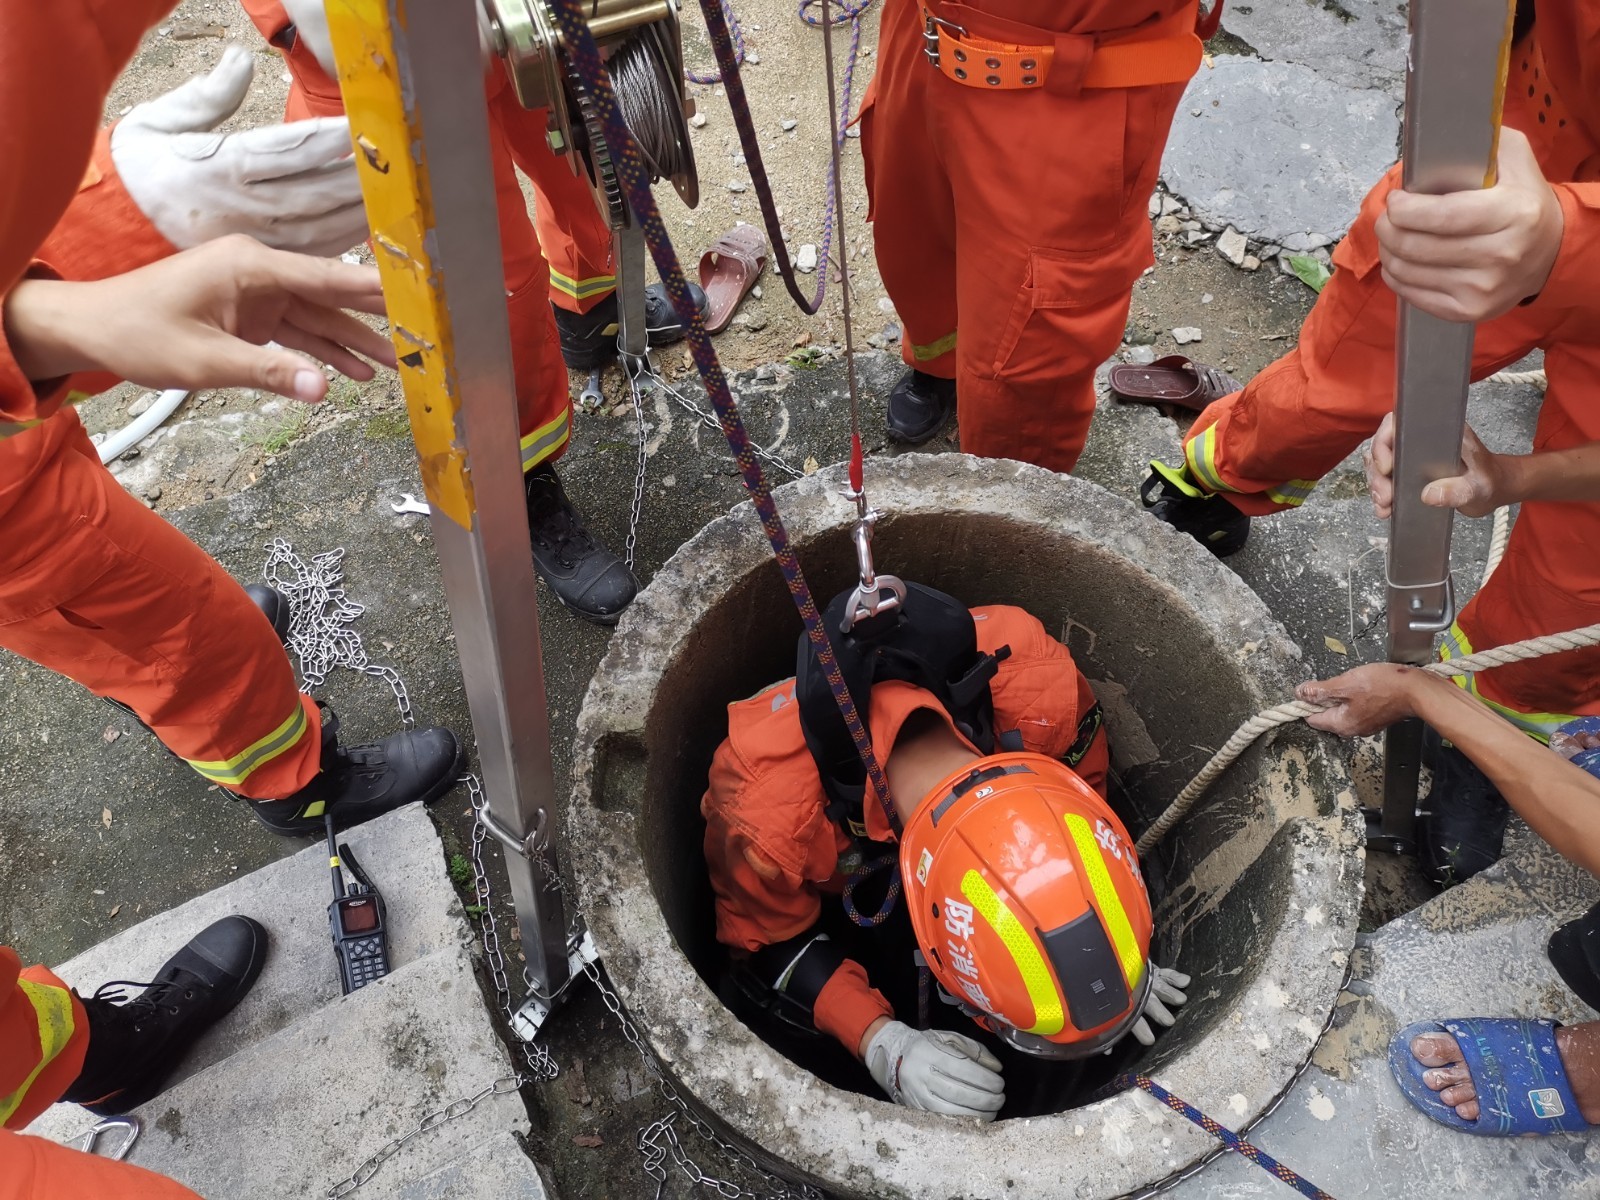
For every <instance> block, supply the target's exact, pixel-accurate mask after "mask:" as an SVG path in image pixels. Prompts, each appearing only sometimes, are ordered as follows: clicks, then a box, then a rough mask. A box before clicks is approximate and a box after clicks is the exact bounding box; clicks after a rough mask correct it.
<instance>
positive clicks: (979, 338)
mask: <svg viewBox="0 0 1600 1200" xmlns="http://www.w3.org/2000/svg"><path fill="white" fill-rule="evenodd" d="M1220 9H1221V4H1220V2H1219V3H1216V4H1214V5H1213V7H1212V10H1211V12H1210V13H1208V14H1207V15H1206V17H1205V18H1203V20H1202V22H1201V28H1200V29H1199V30H1198V32H1199V34H1200V35H1202V36H1209V34H1210V33H1211V32H1214V30H1215V21H1216V19H1217V18H1218V17H1220V15H1221V13H1220ZM1196 18H1197V8H1196V4H1195V0H1136V2H1133V3H1130V2H1129V0H1072V2H1071V3H1067V4H1059V3H1058V4H1046V3H1042V2H1041V0H970V3H959V2H957V0H887V2H886V3H885V5H884V9H883V18H882V20H883V25H882V32H881V34H880V40H879V53H878V71H877V75H876V76H875V77H874V78H873V81H872V85H871V86H870V87H869V88H868V90H867V96H866V99H865V101H864V103H863V106H862V117H861V145H862V152H863V154H864V156H865V160H866V179H867V193H868V196H869V199H870V209H869V218H870V219H871V220H872V222H873V237H874V241H875V243H876V248H877V256H878V268H879V271H880V272H881V274H882V276H883V283H884V287H885V288H886V289H887V290H888V293H889V296H890V298H891V299H892V300H893V301H894V304H895V308H896V310H897V311H898V312H899V314H900V318H901V320H902V322H903V324H904V337H903V339H902V342H901V353H902V355H903V356H904V358H905V361H906V363H907V364H908V365H909V366H911V367H914V368H915V369H917V370H918V371H922V372H924V373H925V374H928V375H933V376H936V377H938V378H941V379H954V380H955V381H956V397H957V414H958V419H959V421H960V425H961V446H962V449H964V450H966V451H968V452H969V453H972V454H984V455H992V456H996V457H1003V458H1016V459H1022V460H1024V461H1026V462H1032V463H1037V464H1039V465H1040V466H1045V467H1050V468H1052V469H1054V470H1057V471H1070V470H1071V469H1072V467H1073V465H1074V464H1075V463H1076V462H1077V461H1078V455H1079V453H1080V452H1081V451H1082V450H1083V443H1084V439H1085V437H1086V436H1087V435H1088V431H1089V421H1090V418H1091V417H1092V416H1093V413H1094V406H1095V388H1094V376H1095V370H1096V369H1097V368H1098V367H1099V366H1100V364H1101V363H1103V362H1104V361H1105V360H1106V359H1107V358H1109V357H1110V356H1111V354H1112V353H1113V352H1114V351H1115V350H1116V348H1117V346H1118V345H1119V344H1120V343H1121V341H1122V334H1123V330H1124V328H1125V326H1126V324H1127V317H1128V305H1129V298H1130V292H1131V289H1132V287H1133V283H1134V281H1135V280H1136V279H1138V277H1139V275H1140V274H1141V273H1142V272H1143V271H1144V269H1145V268H1146V267H1148V266H1150V265H1151V264H1152V263H1153V262H1154V256H1153V252H1152V247H1151V235H1150V222H1149V220H1148V219H1147V207H1146V206H1147V202H1148V200H1149V198H1150V193H1151V192H1152V191H1153V190H1154V188H1155V184H1156V176H1157V173H1158V171H1159V169H1160V165H1161V151H1162V148H1163V147H1164V146H1165V144H1166V140H1167V131H1168V129H1169V127H1170V126H1171V124H1172V115H1173V112H1174V110H1175V109H1176V108H1177V105H1178V101H1179V99H1180V97H1181V96H1182V95H1183V90H1184V85H1185V83H1186V82H1187V81H1188V79H1189V77H1190V76H1191V75H1193V74H1194V72H1195V70H1196V68H1198V67H1199V65H1200V60H1201V42H1200V37H1199V36H1197V20H1196ZM935 46H936V47H937V49H936V53H937V57H938V60H939V61H938V63H937V65H935V63H934V62H933V59H932V54H931V53H930V52H934V51H935Z"/></svg>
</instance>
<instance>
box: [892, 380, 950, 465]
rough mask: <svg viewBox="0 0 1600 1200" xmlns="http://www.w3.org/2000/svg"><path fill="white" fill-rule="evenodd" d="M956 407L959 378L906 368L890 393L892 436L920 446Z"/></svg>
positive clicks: (894, 438)
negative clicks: (957, 379) (939, 377)
mask: <svg viewBox="0 0 1600 1200" xmlns="http://www.w3.org/2000/svg"><path fill="white" fill-rule="evenodd" d="M955 407H956V381H955V380H954V379H937V378H935V377H934V376H932V375H924V374H923V373H922V372H921V371H907V372H906V373H905V374H904V375H902V376H900V381H899V382H898V383H896V384H895V385H894V390H893V391H891V392H890V393H889V411H888V416H887V424H888V426H889V437H890V439H891V440H893V441H896V442H903V443H905V444H906V445H908V446H920V445H922V443H923V442H925V441H927V440H928V439H929V438H931V437H932V436H933V435H934V434H936V433H938V432H939V430H940V429H942V428H943V427H944V423H945V422H946V421H948V420H949V419H950V414H951V413H952V412H954V411H955Z"/></svg>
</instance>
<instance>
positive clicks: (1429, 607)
mask: <svg viewBox="0 0 1600 1200" xmlns="http://www.w3.org/2000/svg"><path fill="white" fill-rule="evenodd" d="M1514 10H1515V3H1514V0H1512V2H1510V3H1508V0H1411V13H1410V21H1411V34H1410V37H1411V46H1410V53H1409V56H1408V70H1407V73H1406V109H1405V139H1404V148H1403V152H1402V153H1403V157H1404V162H1405V167H1404V180H1403V186H1404V187H1405V189H1406V190H1407V191H1410V192H1424V193H1428V194H1435V195H1437V194H1442V193H1445V192H1457V191H1467V190H1469V189H1476V188H1481V187H1486V186H1488V185H1489V184H1490V183H1491V182H1493V163H1494V151H1495V144H1496V141H1497V139H1498V137H1499V131H1500V102H1501V97H1502V89H1503V87H1504V80H1505V68H1506V58H1507V54H1508V53H1509V50H1510V40H1511V17H1512V14H1513V12H1514ZM1473 331H1474V326H1472V325H1470V324H1465V325H1463V324H1457V323H1454V322H1451V321H1444V320H1440V319H1439V318H1438V317H1434V316H1430V315H1428V314H1427V313H1425V312H1422V311H1420V310H1419V309H1416V308H1413V307H1412V306H1411V305H1409V304H1406V303H1403V302H1402V303H1401V304H1400V317H1399V329H1398V335H1397V356H1396V388H1395V465H1394V511H1393V514H1392V516H1391V517H1390V522H1389V594H1388V607H1389V658H1390V661H1392V662H1404V663H1415V664H1421V663H1426V662H1428V661H1429V660H1430V659H1431V658H1432V657H1433V639H1434V636H1435V635H1436V634H1438V633H1440V632H1443V631H1444V630H1446V629H1448V628H1449V627H1450V623H1451V622H1452V621H1453V620H1454V619H1455V597H1454V594H1453V590H1452V587H1451V582H1450V534H1451V525H1452V520H1453V517H1454V515H1455V514H1454V512H1453V511H1452V510H1450V509H1448V508H1430V507H1428V506H1427V505H1425V504H1423V503H1422V499H1421V496H1422V489H1423V488H1424V487H1426V486H1427V485H1428V484H1430V483H1432V482H1433V481H1434V480H1436V479H1442V478H1444V477H1446V476H1449V475H1454V474H1456V473H1457V472H1459V470H1460V463H1461V433H1462V429H1463V426H1464V425H1465V423H1466V413H1467V385H1468V383H1469V382H1470V372H1471V369H1472V337H1473ZM1421 760H1422V724H1421V722H1420V721H1414V720H1413V721H1405V722H1402V723H1401V724H1399V725H1396V726H1393V727H1392V728H1391V729H1390V730H1389V732H1388V734H1387V735H1386V736H1385V741H1384V780H1383V814H1382V819H1381V822H1380V827H1379V829H1378V831H1377V833H1376V836H1374V837H1372V838H1371V839H1370V844H1372V845H1373V846H1375V847H1376V848H1379V849H1385V850H1390V851H1394V852H1397V853H1401V852H1410V851H1411V850H1413V849H1414V848H1415V822H1416V806H1417V774H1418V770H1419V768H1420V764H1421Z"/></svg>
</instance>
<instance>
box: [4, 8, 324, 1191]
mask: <svg viewBox="0 0 1600 1200" xmlns="http://www.w3.org/2000/svg"><path fill="white" fill-rule="evenodd" d="M171 7H172V3H171V0H115V2H113V0H77V2H76V3H73V4H71V5H68V6H65V7H63V6H61V5H40V4H36V3H34V2H33V0H0V27H3V28H4V29H5V31H6V36H5V38H4V39H3V40H0V172H4V173H5V175H6V177H7V178H21V177H24V176H25V177H26V178H27V180H28V186H27V187H11V188H5V189H0V191H3V193H4V194H3V195H0V295H3V294H4V293H5V292H7V291H9V290H10V289H11V287H12V286H13V285H14V284H15V283H16V282H17V280H18V279H19V278H21V277H22V276H23V275H24V274H25V273H28V272H32V273H36V274H45V275H49V274H55V273H58V271H61V272H67V271H68V268H70V265H71V264H69V263H62V264H60V266H59V267H52V265H51V264H50V263H49V262H48V261H45V262H41V261H38V260H36V259H35V258H34V254H35V252H36V250H37V248H38V247H39V245H40V243H41V242H42V241H43V240H44V239H45V234H46V233H47V232H48V231H49V229H50V228H51V226H52V224H53V223H54V222H55V221H56V219H57V218H58V217H59V216H60V215H61V212H62V210H63V209H65V208H66V207H67V205H68V202H69V201H71V200H72V198H73V195H74V192H75V190H76V189H78V188H79V187H80V185H81V184H85V183H90V182H92V181H93V180H94V178H95V172H94V171H92V170H91V171H90V173H89V174H88V175H87V176H85V173H84V165H85V163H86V162H88V161H89V159H90V153H91V147H92V145H93V142H94V138H95V131H96V129H97V128H98V126H99V124H100V114H101V110H102V106H103V104H104V103H105V97H106V94H107V92H108V91H109V90H110V86H111V82H112V80H113V79H114V78H115V77H116V74H117V72H119V71H120V70H121V69H122V67H123V66H124V64H126V62H127V61H128V59H129V58H130V57H131V56H132V54H133V51H134V49H135V48H136V46H137V45H138V39H139V37H140V35H141V34H142V33H143V32H144V31H145V30H146V29H147V28H148V27H149V26H151V25H153V24H154V23H155V22H156V21H157V20H159V19H160V18H161V17H162V16H163V15H164V14H165V13H166V12H167V10H168V9H170V8H171ZM68 273H70V272H68ZM76 386H77V385H76V384H75V382H74V381H72V380H49V381H44V382H40V383H37V384H36V383H34V382H32V381H30V380H28V379H27V378H26V376H25V375H24V374H23V373H22V371H21V370H20V369H19V368H18V366H17V363H16V361H15V359H14V358H13V357H12V354H11V352H10V349H9V347H8V346H7V345H6V343H5V339H4V331H3V330H0V528H3V529H4V531H5V534H4V536H3V537H0V646H4V647H6V648H7V649H11V650H14V651H16V652H18V653H21V654H23V655H25V656H27V657H30V658H33V659H35V660H36V661H38V662H40V663H42V664H43V665H45V666H48V667H51V668H52V669H54V670H57V671H60V672H61V673H63V674H66V675H69V676H71V677H72V678H74V679H77V680H79V681H80V682H82V683H84V684H85V685H86V686H88V687H90V688H91V689H92V690H95V691H97V692H100V693H101V694H104V695H110V696H115V697H117V698H118V699H121V700H123V701H124V702H126V703H128V704H130V705H131V706H132V707H133V708H134V709H135V711H137V712H138V713H139V715H140V716H141V717H142V718H143V719H144V720H145V721H146V722H147V723H148V724H149V725H151V727H152V728H154V729H155V730H156V732H157V733H158V734H159V735H160V736H161V737H162V739H163V740H164V741H165V742H166V743H167V744H168V745H169V746H171V747H172V748H173V749H174V750H176V751H177V752H178V753H179V754H181V755H183V756H184V757H185V758H188V759H189V760H190V761H191V763H192V764H193V765H194V766H196V767H197V768H198V769H199V770H201V772H202V773H203V774H206V775H207V776H208V777H210V778H214V779H217V780H218V781H219V782H225V783H227V784H228V785H229V786H230V787H235V788H238V789H240V790H243V791H246V792H249V793H250V794H254V795H272V796H278V795H287V794H289V792H291V791H294V790H296V789H297V788H299V787H300V786H302V785H303V784H304V783H305V782H307V781H308V780H309V779H310V777H311V776H312V775H313V774H314V773H315V772H316V769H317V762H318V749H319V740H320V739H319V737H318V734H317V732H316V725H315V711H316V710H315V709H314V708H312V707H310V706H309V703H308V702H307V701H305V700H303V699H302V697H301V696H300V695H299V694H298V693H297V692H296V690H295V687H294V678H293V675H292V673H291V672H290V669H289V663H288V659H287V657H286V656H285V655H284V653H283V648H282V647H281V646H280V645H279V644H278V641H277V638H276V636H275V635H274V634H273V632H272V627H271V626H270V625H269V624H268V623H267V620H266V618H265V617H263V616H262V615H261V613H260V612H259V611H258V610H257V609H256V608H255V606H254V605H253V604H251V603H250V601H249V599H248V598H247V597H246V596H245V594H244V592H243V590H242V589H241V588H240V587H239V586H238V584H237V583H235V582H233V580H231V579H229V578H228V577H227V575H225V574H224V573H223V572H222V570H221V568H220V567H218V566H217V565H216V564H215V563H213V562H212V561H211V560H210V559H209V558H207V557H206V555H205V554H204V553H202V552H201V551H200V549H199V548H198V547H196V546H195V545H194V544H193V543H192V542H189V541H188V540H187V539H185V538H184V537H183V536H182V535H181V534H179V533H178V532H177V531H176V530H174V529H172V528H171V526H169V525H167V524H166V522H164V521H162V520H160V519H159V518H158V517H156V516H155V515H154V514H153V513H151V512H150V511H149V510H148V509H146V508H144V507H143V506H142V505H140V504H139V503H138V502H137V501H134V500H133V499H132V498H131V497H129V496H128V495H127V494H126V493H125V492H124V491H123V490H122V488H121V487H120V486H119V485H118V484H117V483H116V481H115V480H113V479H112V478H111V476H110V475H109V474H108V473H107V472H106V471H105V469H104V468H102V467H101V466H100V464H99V459H98V457H97V456H96V455H95V452H94V448H93V447H92V446H90V445H89V441H88V438H87V437H86V436H85V435H84V432H83V427H82V425H81V424H80V423H79V421H78V418H77V416H76V414H74V413H73V412H72V411H71V410H70V409H64V408H63V407H62V406H63V405H64V404H65V403H67V401H68V400H69V397H70V395H71V393H72V392H73V391H74V389H75V387H76ZM219 730H222V731H225V732H219ZM252 789H254V790H252ZM262 789H265V790H262ZM87 1040H88V1030H87V1027H86V1024H85V1019H84V1013H83V1009H82V1007H81V1005H79V1004H78V1002H77V1001H76V999H75V998H74V997H73V996H72V994H71V993H70V992H69V991H68V990H67V989H66V987H65V986H64V985H63V984H62V983H61V981H60V980H58V979H56V978H55V977H54V976H53V975H51V974H50V973H49V972H47V971H45V970H43V968H38V967H35V968H31V969H29V970H27V971H22V970H20V960H19V959H18V957H17V955H16V954H15V953H14V952H13V951H11V950H10V949H9V948H5V947H0V1124H4V1125H5V1126H6V1127H7V1128H8V1129H9V1128H15V1127H20V1126H21V1125H23V1124H25V1123H26V1122H27V1121H28V1120H30V1119H31V1118H32V1117H33V1116H35V1115H37V1114H38V1113H39V1112H40V1111H42V1110H43V1109H44V1108H45V1107H46V1106H48V1105H49V1104H50V1103H51V1102H52V1101H54V1100H55V1099H56V1097H57V1096H59V1095H60V1094H61V1092H62V1091H63V1090H64V1089H65V1088H66V1087H67V1086H68V1085H70V1084H71V1083H72V1081H73V1079H74V1078H75V1077H76V1076H77V1074H78V1070H79V1068H80V1066H81V1064H82V1061H83V1054H84V1049H85V1047H86V1045H87ZM62 1196H97V1197H100V1196H103V1197H108V1198H118V1200H121V1198H131V1197H140V1198H144V1197H148V1198H150V1200H158V1198H159V1200H194V1195H193V1193H192V1192H190V1191H189V1190H188V1189H186V1188H183V1187H180V1186H179V1185H178V1184H176V1183H173V1182H172V1181H170V1180H166V1179H162V1178H160V1177H159V1176H156V1175H152V1174H150V1173H149V1172H148V1171H142V1170H140V1169H139V1168H137V1167H132V1166H128V1165H126V1164H122V1163H111V1162H108V1161H106V1160H103V1159H97V1158H93V1157H91V1156H89V1155H85V1154H80V1153H78V1152H77V1151H73V1150H67V1149H65V1148H62V1147H58V1146H53V1145H51V1144H49V1143H46V1142H42V1141H40V1140H39V1139H37V1138H29V1137H23V1136H19V1135H17V1134H14V1133H10V1132H0V1198H3V1200H12V1198H13V1197H18V1198H21V1197H32V1198H41V1197H47V1198H49V1200H55V1198H57V1197H62Z"/></svg>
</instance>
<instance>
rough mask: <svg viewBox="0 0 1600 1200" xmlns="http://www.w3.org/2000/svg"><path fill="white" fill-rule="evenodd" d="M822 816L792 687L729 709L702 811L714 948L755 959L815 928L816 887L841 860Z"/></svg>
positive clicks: (774, 689) (834, 835) (819, 905)
mask: <svg viewBox="0 0 1600 1200" xmlns="http://www.w3.org/2000/svg"><path fill="white" fill-rule="evenodd" d="M824 807H825V806H824V801H823V795H822V782H821V780H820V779H818V777H817V769H816V766H815V765H814V764H813V763H812V761H811V754H810V751H808V750H807V749H806V746H805V738H804V735H803V734H802V733H801V731H800V716H799V709H798V707H797V706H796V705H795V703H794V681H793V680H786V681H785V682H783V683H781V684H778V685H776V686H775V687H772V688H769V689H767V690H766V691H764V692H761V693H760V694H759V695H756V696H752V697H751V698H750V699H748V700H743V701H740V702H739V703H737V704H731V705H729V706H728V737H727V739H726V740H725V741H724V742H723V743H722V745H721V746H719V747H718V748H717V752H716V754H715V756H714V757H713V758H712V762H711V774H710V780H709V786H708V787H707V789H706V794H705V797H704V799H703V800H702V801H701V805H700V811H701V813H702V815H703V816H704V817H705V819H706V836H705V852H706V864H707V866H708V867H709V868H710V871H711V886H712V890H713V891H714V893H715V896H716V914H717V938H718V940H719V941H721V942H723V943H724V944H726V945H728V946H731V947H734V948H735V949H741V950H755V949H758V948H760V947H761V946H770V945H772V944H773V943H774V942H781V941H783V940H785V939H786V938H791V937H795V936H796V935H798V934H801V933H804V932H805V931H806V930H807V929H809V928H811V926H812V925H813V924H815V923H816V920H817V917H818V915H819V914H820V913H821V911H822V901H821V899H820V897H819V895H818V892H817V887H818V885H819V884H822V883H826V882H827V881H828V880H829V879H830V878H831V877H832V876H833V873H834V869H835V867H836V866H837V865H838V859H839V845H838V841H837V833H836V831H835V830H834V828H833V825H832V824H831V823H830V822H829V821H828V817H827V814H826V812H825V811H824Z"/></svg>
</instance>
